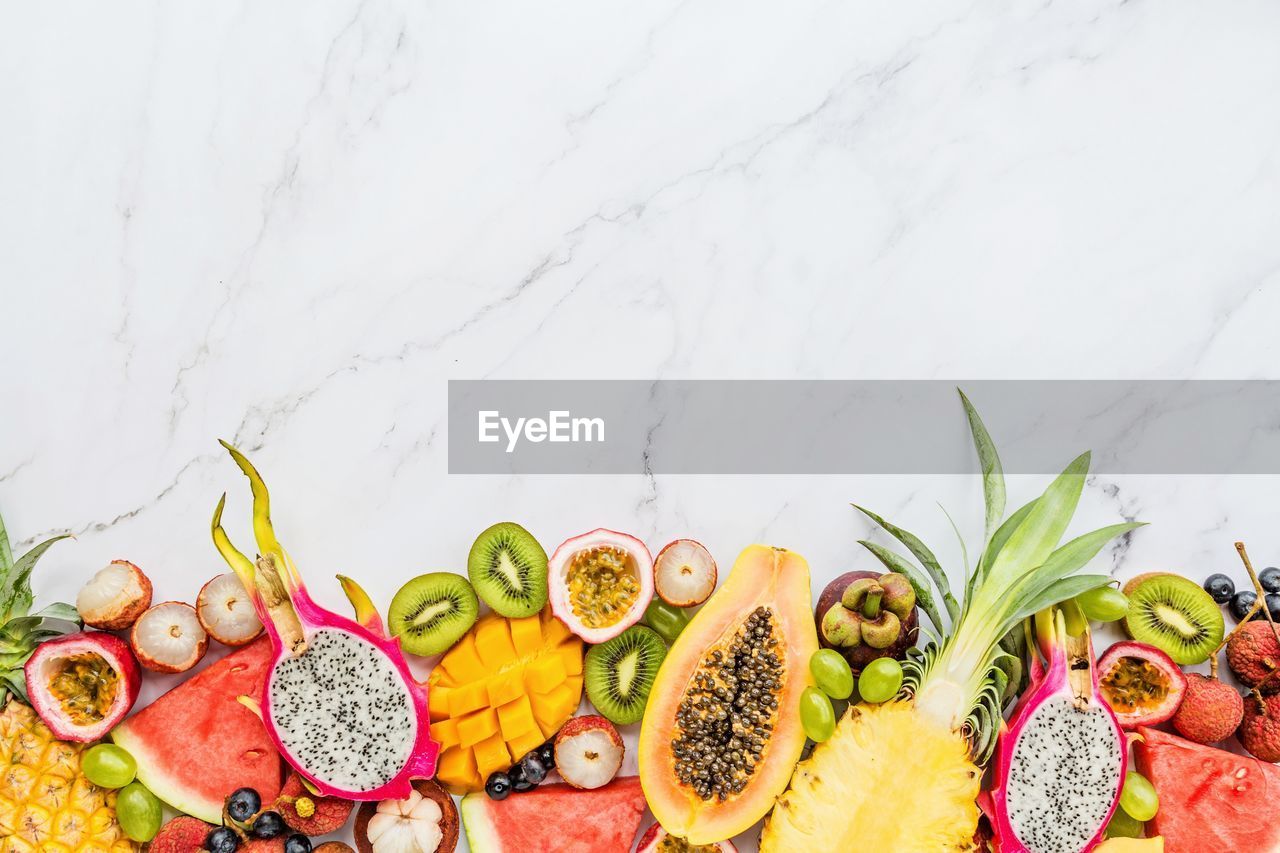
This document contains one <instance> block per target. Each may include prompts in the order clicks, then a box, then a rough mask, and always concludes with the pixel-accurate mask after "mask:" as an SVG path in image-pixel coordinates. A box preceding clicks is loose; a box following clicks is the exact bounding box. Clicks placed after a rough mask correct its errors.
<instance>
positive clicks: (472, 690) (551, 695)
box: [427, 609, 582, 794]
mask: <svg viewBox="0 0 1280 853" xmlns="http://www.w3.org/2000/svg"><path fill="white" fill-rule="evenodd" d="M427 699H428V702H429V709H430V712H431V733H432V735H433V736H434V737H435V739H436V740H438V741H440V745H441V747H442V750H443V751H442V752H441V753H440V760H439V764H438V766H437V769H436V779H437V780H439V781H440V782H441V784H443V785H444V786H445V787H446V788H448V789H449V790H450V791H451V792H452V793H455V794H465V793H470V792H473V791H479V790H481V789H483V788H484V781H485V779H487V778H488V776H489V774H490V773H493V772H494V771H496V770H505V769H506V768H508V767H510V766H511V765H512V764H513V763H515V762H516V761H519V760H520V759H521V758H522V757H523V756H524V755H526V754H527V753H529V752H530V751H532V750H533V749H535V748H536V747H538V746H540V745H541V744H542V743H543V742H544V741H546V740H547V738H549V737H551V736H552V735H554V734H555V733H556V732H557V731H558V730H559V729H560V727H561V726H563V725H564V723H565V721H566V720H568V719H569V717H571V716H572V715H573V712H574V711H575V710H577V708H578V704H579V703H580V702H581V701H582V641H581V640H579V639H578V638H577V637H574V636H573V635H572V634H570V633H569V629H568V628H566V627H565V626H564V623H562V622H561V621H560V620H559V619H557V618H555V616H553V615H551V611H550V610H549V609H548V610H544V611H543V612H542V613H541V614H539V615H537V616H529V617H527V618H524V619H505V618H503V617H501V616H499V615H497V614H496V613H490V614H488V615H486V616H484V617H483V618H481V619H480V621H479V622H477V623H476V624H475V626H474V627H473V628H472V629H471V630H470V631H468V632H467V634H466V635H464V636H463V638H462V639H461V640H459V641H458V642H457V644H456V645H454V647H453V648H452V649H450V650H449V651H448V652H447V653H445V655H444V657H443V658H441V659H440V663H438V664H437V665H436V667H435V669H434V670H432V671H431V675H430V677H429V678H428V679H427Z"/></svg>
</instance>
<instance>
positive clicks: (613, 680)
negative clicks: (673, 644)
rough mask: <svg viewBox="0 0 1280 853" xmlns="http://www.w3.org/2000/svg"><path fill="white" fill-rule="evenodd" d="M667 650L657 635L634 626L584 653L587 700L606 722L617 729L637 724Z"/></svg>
mask: <svg viewBox="0 0 1280 853" xmlns="http://www.w3.org/2000/svg"><path fill="white" fill-rule="evenodd" d="M666 656H667V647H666V645H665V644H664V643H663V642H662V638H661V637H659V636H658V634H657V632H655V631H653V630H652V629H650V628H646V627H644V626H643V625H633V626H631V627H630V628H628V629H627V630H625V631H623V632H622V633H621V634H619V635H618V636H616V637H614V638H613V639H612V640H609V641H607V642H604V643H601V644H600V645H598V646H592V647H591V648H590V649H588V650H587V659H586V662H585V664H584V665H583V676H584V679H585V684H586V688H587V698H588V699H590V700H591V704H592V705H594V706H595V707H596V710H597V711H599V712H600V713H601V714H602V715H604V717H605V719H607V720H609V722H611V723H616V724H617V725H620V726H625V725H629V724H630V723H638V722H640V718H641V717H643V716H644V706H645V704H646V703H647V702H648V701H649V691H650V690H652V689H653V682H654V679H656V678H657V677H658V668H659V667H660V666H662V661H663V659H664V658H666Z"/></svg>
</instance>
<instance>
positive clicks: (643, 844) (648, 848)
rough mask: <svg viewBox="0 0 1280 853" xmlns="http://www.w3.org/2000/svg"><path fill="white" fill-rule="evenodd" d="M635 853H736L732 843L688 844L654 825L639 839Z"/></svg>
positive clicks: (659, 825)
mask: <svg viewBox="0 0 1280 853" xmlns="http://www.w3.org/2000/svg"><path fill="white" fill-rule="evenodd" d="M636 853H738V848H737V847H734V846H733V842H732V841H720V842H717V843H715V844H690V843H689V842H688V841H685V840H684V839H683V838H677V837H676V836H674V835H672V834H670V833H669V832H667V831H666V830H665V829H663V828H662V824H660V823H655V824H654V825H653V826H651V827H649V828H648V829H647V830H646V831H645V833H644V835H642V836H641V837H640V846H639V847H637V848H636Z"/></svg>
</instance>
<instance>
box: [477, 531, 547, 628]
mask: <svg viewBox="0 0 1280 853" xmlns="http://www.w3.org/2000/svg"><path fill="white" fill-rule="evenodd" d="M467 576H468V577H470V578H471V583H472V584H473V585H474V586H475V588H476V593H477V594H478V595H479V596H480V598H481V599H483V600H484V603H485V604H487V605H489V607H491V608H492V609H493V611H494V612H495V613H497V614H499V615H501V616H506V617H507V618H509V619H522V618H524V617H526V616H532V615H533V614H535V613H537V612H538V611H539V610H541V609H542V608H543V607H545V606H546V604H547V552H546V551H545V550H543V548H542V546H541V545H539V544H538V540H537V539H534V538H533V534H531V533H530V532H529V531H527V530H525V529H524V528H523V527H521V526H520V525H518V524H516V523H515V522H511V521H503V522H500V523H498V524H495V525H493V526H492V527H490V528H488V529H487V530H485V531H484V532H483V533H481V534H480V535H479V536H477V537H476V541H475V544H473V545H472V546H471V554H470V555H469V556H468V557H467Z"/></svg>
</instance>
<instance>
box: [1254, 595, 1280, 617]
mask: <svg viewBox="0 0 1280 853" xmlns="http://www.w3.org/2000/svg"><path fill="white" fill-rule="evenodd" d="M1263 600H1264V601H1266V603H1267V612H1268V613H1270V614H1271V621H1272V622H1280V593H1278V592H1269V593H1267V597H1266V598H1265V599H1263ZM1258 613H1259V615H1261V613H1262V611H1258Z"/></svg>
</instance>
